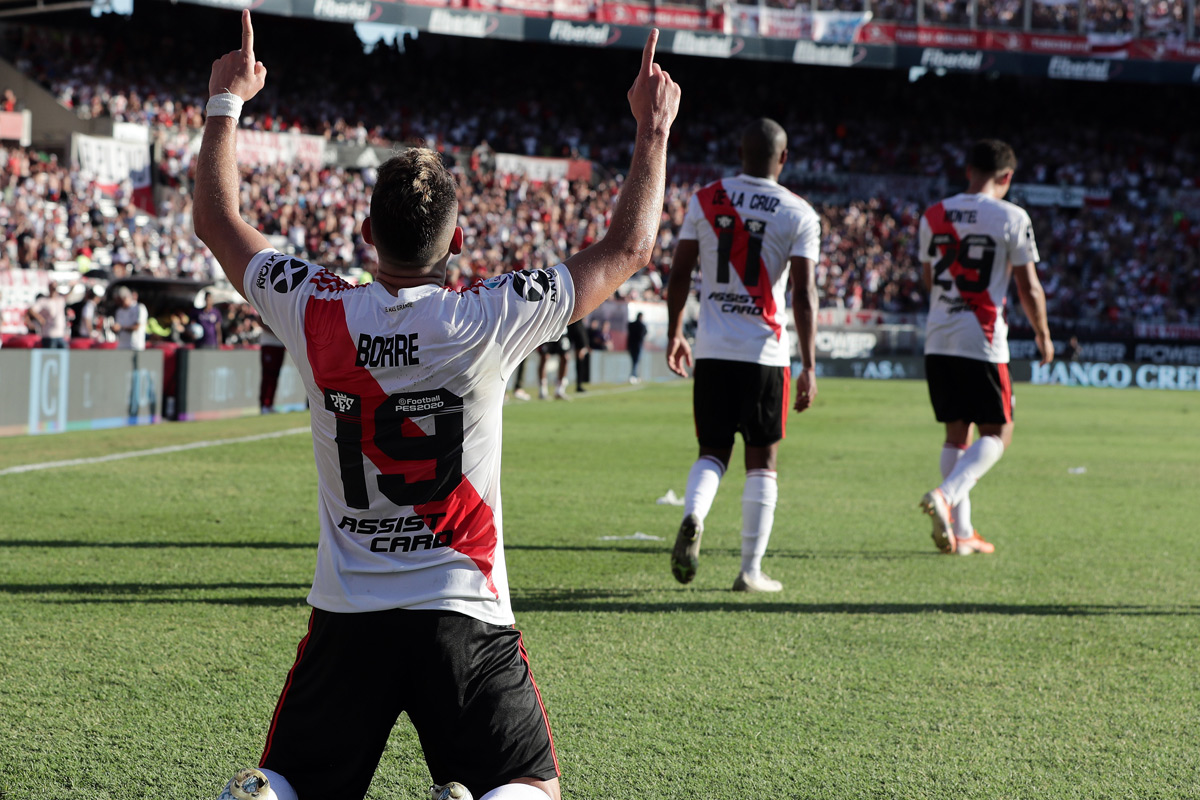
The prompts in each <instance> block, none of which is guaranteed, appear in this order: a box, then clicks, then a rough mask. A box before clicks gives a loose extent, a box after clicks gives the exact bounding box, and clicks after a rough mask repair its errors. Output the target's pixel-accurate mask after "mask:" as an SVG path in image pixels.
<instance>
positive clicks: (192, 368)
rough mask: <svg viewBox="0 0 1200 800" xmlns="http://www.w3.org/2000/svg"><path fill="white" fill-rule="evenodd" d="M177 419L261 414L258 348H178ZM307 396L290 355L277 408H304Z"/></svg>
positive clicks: (280, 375) (297, 409) (281, 381)
mask: <svg viewBox="0 0 1200 800" xmlns="http://www.w3.org/2000/svg"><path fill="white" fill-rule="evenodd" d="M177 357H178V358H179V367H178V369H179V373H178V374H179V379H178V386H179V392H178V398H177V408H178V409H179V416H178V419H180V420H199V419H224V418H226V417H247V416H253V415H255V414H259V413H261V411H262V409H261V408H260V407H259V399H258V398H259V389H260V387H261V385H262V359H261V353H260V351H258V350H179V351H177ZM306 400H307V396H306V394H305V391H304V383H303V381H302V380H301V378H300V372H299V370H297V369H296V365H295V363H294V362H293V361H292V358H291V356H290V355H288V356H285V357H284V362H283V368H282V369H281V370H280V372H279V385H278V386H277V388H276V389H275V406H274V408H273V410H274V411H301V410H303V409H304V408H305V402H306Z"/></svg>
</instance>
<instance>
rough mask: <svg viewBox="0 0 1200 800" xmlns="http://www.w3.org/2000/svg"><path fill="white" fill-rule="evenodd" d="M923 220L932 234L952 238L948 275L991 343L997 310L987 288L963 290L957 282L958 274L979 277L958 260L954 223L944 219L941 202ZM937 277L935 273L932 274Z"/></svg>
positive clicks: (944, 214)
mask: <svg viewBox="0 0 1200 800" xmlns="http://www.w3.org/2000/svg"><path fill="white" fill-rule="evenodd" d="M925 221H926V222H927V223H929V230H931V231H933V233H934V235H937V234H946V235H948V236H950V237H952V238H953V239H954V244H953V247H954V261H953V262H951V264H950V277H951V278H953V279H955V280H954V285H955V286H957V287H958V293H959V295H960V296H961V297H962V299H963V300H966V301H967V303H968V304H969V305H970V306H971V310H972V311H973V312H974V313H975V319H977V320H979V327H981V328H983V335H984V336H985V337H987V340H988V344H991V342H992V337H993V336H994V335H995V333H996V318H997V317H998V315H999V314H998V311H997V309H996V304H995V303H994V302H992V294H991V292H989V291H988V290H987V289H984V290H983V291H982V292H969V291H964V290H963V288H962V285H961V284H960V283H959V282H958V277H959V276H960V275H962V276H965V277H966V278H967V279H968V280H974V279H977V278H978V277H979V274H978V272H977V271H976V270H973V269H967V268H966V267H964V266H963V265H962V264H961V263H960V262H959V255H960V254H959V252H958V250H959V247H961V246H962V245H961V242H960V241H959V238H958V231H957V230H955V228H954V223H952V222H947V221H946V207H945V206H944V205H943V204H942V203H938V204H937V205H934V206H931V207H930V208H929V210H928V211H926V212H925ZM939 247H940V250H941V252H940V255H942V256H945V255H946V249H947V248H949V247H951V245H949V244H944V245H939ZM934 277H935V278H936V277H937V276H936V275H935V276H934Z"/></svg>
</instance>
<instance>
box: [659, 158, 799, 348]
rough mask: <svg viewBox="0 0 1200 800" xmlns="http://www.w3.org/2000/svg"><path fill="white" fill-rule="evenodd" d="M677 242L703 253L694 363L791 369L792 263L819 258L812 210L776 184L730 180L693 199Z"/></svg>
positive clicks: (739, 178)
mask: <svg viewBox="0 0 1200 800" xmlns="http://www.w3.org/2000/svg"><path fill="white" fill-rule="evenodd" d="M679 238H680V240H687V239H694V240H696V241H697V243H698V249H699V252H700V278H701V280H700V318H699V321H698V326H697V330H696V346H695V351H694V354H695V357H696V358H718V359H724V360H729V361H744V362H749V363H752V364H765V365H769V366H781V367H785V366H788V365H790V363H791V356H792V353H791V344H790V342H789V339H788V334H787V321H786V319H785V318H784V315H785V312H786V298H787V284H788V275H789V271H788V267H789V265H790V262H789V259H790V258H791V257H792V256H796V257H800V258H808V259H812V260H813V261H814V262H815V261H816V260H817V258H818V257H819V255H820V240H821V220H820V218H819V217H818V216H817V214H816V212H815V211H813V209H812V206H810V205H809V204H808V203H806V202H805V201H804V200H802V199H801V198H799V197H797V196H796V195H794V194H792V193H791V192H790V191H788V190H787V189H785V188H783V187H782V186H780V185H779V184H778V183H776V182H775V181H772V180H767V179H765V178H755V177H752V176H750V175H745V174H742V175H738V176H736V177H733V178H725V179H723V180H719V181H715V182H714V183H710V184H709V185H707V186H705V187H704V188H703V189H700V190H699V191H698V192H696V193H695V194H694V195H692V198H691V200H689V201H688V209H687V215H686V216H685V217H684V220H683V227H682V228H681V230H680V232H679Z"/></svg>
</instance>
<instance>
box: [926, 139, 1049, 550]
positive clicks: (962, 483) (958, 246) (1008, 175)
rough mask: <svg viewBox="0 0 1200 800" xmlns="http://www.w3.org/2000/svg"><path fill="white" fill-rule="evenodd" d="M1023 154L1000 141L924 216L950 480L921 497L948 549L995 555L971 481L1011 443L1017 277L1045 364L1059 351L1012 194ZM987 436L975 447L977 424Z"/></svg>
mask: <svg viewBox="0 0 1200 800" xmlns="http://www.w3.org/2000/svg"><path fill="white" fill-rule="evenodd" d="M1016 168H1017V157H1016V155H1015V154H1014V153H1013V150H1012V148H1011V147H1009V146H1008V145H1007V144H1005V143H1004V142H1001V141H997V140H995V139H985V140H983V141H980V142H977V143H976V144H975V145H974V147H972V149H971V153H970V156H969V157H968V159H967V181H968V185H967V190H966V191H965V192H963V193H961V194H956V195H954V196H953V197H949V198H947V199H945V200H943V201H942V202H940V203H937V204H936V205H934V206H931V207H930V208H929V209H928V210H927V211H926V212H925V214H924V215H923V216H922V217H921V223H920V233H919V237H920V241H919V248H920V251H919V252H920V257H921V261H922V265H923V268H922V274H923V276H924V279H925V286H926V288H928V289H929V317H928V321H927V323H926V327H925V375H926V379H927V380H928V383H929V398H930V400H931V401H932V402H933V410H934V414H935V416H936V417H937V420H938V422H941V423H944V424H945V426H946V440H945V443H944V444H943V445H942V452H941V470H942V477H943V479H944V480H943V482H942V484H941V485H940V486H938V487H937V488H936V489H932V490H930V491H929V492H926V494H925V496H924V497H922V498H921V503H920V506H921V509H922V510H923V511H924V512H925V513H926V514H928V515H929V516H930V518H931V519H932V521H933V542H934V544H935V545H937V548H938V549H939V550H941V551H942V552H943V553H958V554H960V555H969V554H971V553H991V552H993V550H994V549H995V548H994V547H993V546H992V544H991V543H990V542H988V541H986V540H985V539H983V537H981V536H980V535H979V534H978V533H977V532H976V531H975V529H974V528H973V527H972V524H971V498H970V494H969V493H970V491H971V487H972V486H974V485H975V483H976V482H977V481H978V480H979V479H980V478H982V477H983V475H984V474H985V473H986V472H987V471H988V470H989V469H991V467H992V466H993V465H994V464H995V463H996V462H997V461H999V460H1000V457H1001V456H1002V455H1004V451H1005V449H1006V448H1007V447H1008V445H1009V444H1010V443H1011V442H1012V432H1013V407H1012V382H1011V380H1010V379H1009V375H1008V325H1007V323H1006V322H1005V320H1004V305H1005V300H1006V297H1007V294H1008V284H1009V279H1010V277H1011V278H1013V279H1015V280H1016V283H1017V294H1018V296H1019V297H1020V300H1021V307H1022V308H1023V309H1024V311H1025V316H1026V317H1027V318H1028V319H1029V324H1030V326H1031V327H1032V328H1033V332H1034V336H1035V338H1036V341H1037V346H1038V350H1040V351H1041V354H1042V363H1043V364H1045V363H1049V362H1050V361H1051V360H1053V358H1054V343H1053V342H1051V341H1050V328H1049V326H1048V325H1047V323H1046V298H1045V293H1044V292H1043V291H1042V284H1041V282H1040V281H1039V280H1038V275H1037V266H1036V265H1037V261H1038V251H1037V245H1036V244H1035V243H1034V240H1033V223H1031V222H1030V220H1029V215H1028V214H1026V213H1025V211H1024V210H1023V209H1021V208H1018V207H1017V206H1015V205H1013V204H1012V203H1009V202H1007V201H1005V200H1004V196H1005V195H1006V194H1007V193H1008V190H1009V187H1011V186H1012V177H1013V173H1014V171H1015V170H1016ZM972 423H974V424H975V426H976V427H977V428H978V429H979V440H978V441H976V442H975V444H971V424H972Z"/></svg>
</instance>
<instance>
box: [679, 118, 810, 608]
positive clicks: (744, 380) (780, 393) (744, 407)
mask: <svg viewBox="0 0 1200 800" xmlns="http://www.w3.org/2000/svg"><path fill="white" fill-rule="evenodd" d="M741 152H742V174H740V175H737V176H735V177H732V178H725V179H723V180H719V181H716V182H714V183H710V184H709V185H708V186H705V187H704V188H702V189H700V190H699V191H698V192H696V193H695V194H694V195H693V196H692V198H691V200H690V201H689V202H688V210H687V215H686V216H685V217H684V220H683V227H682V228H681V230H680V232H679V244H678V245H677V246H676V249H675V258H674V260H673V262H672V264H671V275H670V278H669V279H668V282H667V315H668V318H667V332H668V336H669V340H668V342H667V366H669V367H670V368H671V369H672V370H673V371H674V372H676V373H678V374H679V375H682V376H685V377H686V375H687V369H686V367H687V366H690V365H691V363H692V349H691V346H690V345H689V344H688V342H687V340H686V339H685V338H684V336H683V309H684V305H685V303H686V301H687V296H688V293H689V292H690V291H691V280H692V271H693V270H694V269H695V266H696V262H697V260H699V262H700V277H701V280H700V319H699V322H698V325H697V329H696V351H695V359H696V362H695V367H696V369H695V382H694V384H693V389H692V409H693V413H694V416H695V420H696V436H697V439H698V440H699V443H700V454H699V457H698V458H697V460H696V462H695V463H694V464H693V465H692V468H691V471H690V472H689V474H688V481H687V491H686V493H685V495H684V507H683V521H682V522H681V523H680V526H679V532H678V534H677V535H676V538H675V546H674V549H673V550H672V551H671V573H672V574H673V575H674V576H675V579H676V580H678V581H679V582H680V583H688V582H690V581H691V580H692V579H693V578H694V577H695V575H696V568H697V566H698V564H699V554H700V536H701V533H702V532H703V530H704V518H705V516H706V515H707V514H708V512H709V509H711V508H712V503H713V499H714V498H715V497H716V494H717V488H718V486H719V485H720V482H721V478H722V477H723V476H724V474H725V470H726V468H727V467H728V466H729V458H730V456H731V455H732V454H733V443H734V434H735V433H738V432H740V433H741V434H742V440H743V442H744V443H745V448H746V452H745V463H746V483H745V487H744V488H743V490H742V567H741V572H740V573H739V575H738V577H737V578H736V580H735V581H734V584H733V588H734V590H735V591H750V592H755V591H758V592H777V591H779V590H780V589H781V588H782V586H781V584H780V583H779V581H777V580H774V579H772V578H770V577H768V576H767V575H765V574H764V573H763V571H762V558H763V555H764V554H765V553H766V550H767V542H768V540H769V539H770V537H771V528H772V525H773V523H774V519H775V502H776V498H777V496H778V485H777V483H776V473H775V458H776V452H777V450H778V448H779V442H780V440H782V439H783V436H784V433H785V428H786V423H787V411H788V404H789V399H790V396H789V388H788V385H789V383H790V375H791V359H792V349H791V344H790V343H789V341H788V334H787V326H786V322H785V319H784V314H785V313H786V309H787V304H786V293H787V288H788V279H789V275H790V277H791V283H792V288H793V291H792V301H793V307H794V313H795V317H796V332H797V336H798V337H799V339H800V358H801V361H802V362H803V365H802V366H803V369H802V370H801V372H800V375H799V377H798V379H797V387H796V389H797V391H796V405H795V408H796V410H797V411H804V410H805V409H806V408H808V407H809V406H810V405H812V401H813V399H814V398H815V397H816V395H817V379H816V373H815V357H816V332H817V327H816V326H817V289H816V281H815V278H814V269H815V264H816V261H817V258H818V256H819V250H820V240H821V222H820V219H819V218H818V217H817V214H816V212H815V211H813V209H812V207H811V206H809V204H808V203H806V202H804V201H803V200H801V199H800V198H799V197H797V196H796V195H794V194H792V193H791V192H789V191H788V190H787V189H785V188H783V187H782V186H780V185H779V184H778V183H777V179H778V178H779V174H780V172H781V171H782V170H783V165H784V163H785V162H786V161H787V134H786V133H785V132H784V130H783V128H782V127H780V126H779V124H778V123H777V122H775V121H773V120H770V119H759V120H756V121H754V122H752V123H750V124H749V125H747V126H746V128H745V129H744V130H743V131H742V147H741Z"/></svg>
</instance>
